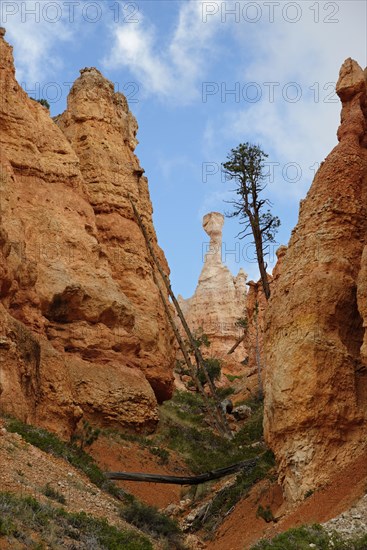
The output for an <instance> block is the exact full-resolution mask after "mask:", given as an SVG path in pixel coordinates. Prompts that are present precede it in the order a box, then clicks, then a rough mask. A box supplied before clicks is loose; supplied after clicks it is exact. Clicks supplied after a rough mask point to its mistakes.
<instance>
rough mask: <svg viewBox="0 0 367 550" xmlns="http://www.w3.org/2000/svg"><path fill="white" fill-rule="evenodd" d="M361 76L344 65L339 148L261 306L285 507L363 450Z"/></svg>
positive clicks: (366, 211) (365, 222) (305, 205)
mask: <svg viewBox="0 0 367 550" xmlns="http://www.w3.org/2000/svg"><path fill="white" fill-rule="evenodd" d="M365 77H366V73H363V71H362V69H361V68H360V67H359V65H358V64H357V63H356V62H355V61H353V60H351V59H347V60H346V61H345V63H344V64H343V66H342V68H341V70H340V76H339V80H338V83H337V93H338V95H339V97H340V99H341V101H342V105H343V108H342V114H341V125H340V127H339V130H338V139H339V141H340V143H339V144H338V145H337V146H336V147H335V148H334V149H333V151H332V152H331V153H330V154H329V156H328V157H327V158H326V160H325V162H323V163H322V165H321V167H320V169H319V170H318V172H317V174H316V176H315V179H314V181H313V184H312V186H311V189H310V191H309V193H308V195H307V197H306V199H305V200H304V201H302V203H301V207H300V213H299V221H298V224H297V226H296V228H295V229H294V231H293V233H292V236H291V239H290V242H289V246H288V248H287V249H286V250H284V249H283V250H282V252H281V256H282V257H281V265H278V266H277V268H276V270H275V273H274V275H275V281H274V284H273V287H272V296H271V299H270V302H269V310H268V314H267V326H266V351H267V358H266V359H267V375H266V399H265V433H266V440H267V442H268V443H269V445H270V446H271V447H272V449H273V450H274V452H275V455H276V458H277V460H278V464H279V478H280V481H281V482H282V484H283V487H284V490H285V494H286V496H287V497H288V498H289V499H293V500H294V499H299V498H303V497H304V494H305V492H306V491H307V490H310V489H311V490H313V489H315V488H316V487H318V486H320V485H322V484H324V483H326V482H327V480H328V479H329V477H330V475H331V474H332V473H333V471H334V470H336V469H337V468H339V467H340V466H341V465H344V464H345V463H347V462H348V461H349V460H350V459H351V458H352V457H355V455H356V453H358V452H361V450H362V446H363V445H365V441H366V437H365V433H366V413H367V408H366V407H367V383H366V381H367V377H366V367H367V362H366V351H365V350H366V342H367V338H366V336H365V334H366V332H365V328H366V326H367V306H366V304H367V287H366V283H365V281H366V274H367V268H366V262H367V253H366V248H365V247H366V245H367V233H366V231H367V149H366V146H367V100H366V95H367V86H366V78H365Z"/></svg>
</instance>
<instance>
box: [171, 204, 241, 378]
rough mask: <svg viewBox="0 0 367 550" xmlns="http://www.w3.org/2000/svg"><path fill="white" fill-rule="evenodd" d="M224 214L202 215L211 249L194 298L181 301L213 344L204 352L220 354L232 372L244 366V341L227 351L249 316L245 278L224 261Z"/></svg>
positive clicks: (190, 319)
mask: <svg viewBox="0 0 367 550" xmlns="http://www.w3.org/2000/svg"><path fill="white" fill-rule="evenodd" d="M223 224H224V216H223V215H222V214H220V213H219V212H211V213H210V214H207V215H206V216H204V218H203V228H204V230H205V231H206V233H207V234H208V236H209V237H210V243H209V249H208V252H207V254H206V256H205V262H204V266H203V269H202V271H201V274H200V277H199V282H198V285H197V287H196V290H195V294H194V295H193V296H192V298H189V299H188V300H184V299H183V298H181V297H180V298H179V302H180V304H181V307H182V309H183V311H184V314H185V316H186V320H187V322H188V324H189V326H190V327H191V329H192V330H194V331H195V330H197V329H199V328H202V329H203V331H204V332H205V334H207V336H208V338H209V341H210V342H211V345H210V347H209V348H208V349H205V348H202V351H203V352H204V354H206V355H209V356H213V357H218V358H220V359H222V360H223V361H224V362H225V367H226V368H227V369H228V370H229V372H233V373H235V374H236V373H238V370H243V367H242V366H241V364H240V362H241V361H242V360H243V359H244V358H245V357H246V356H247V351H246V349H245V348H244V346H243V344H241V345H240V346H238V348H237V349H236V350H235V352H234V353H233V354H231V355H228V351H229V350H230V349H231V347H232V346H233V345H234V344H235V343H236V341H237V340H238V338H239V337H240V336H241V329H240V328H239V327H238V326H236V321H237V320H238V319H239V318H240V317H246V278H247V275H246V273H245V272H244V271H243V269H240V271H239V273H238V275H237V276H236V277H233V275H232V273H231V272H230V271H229V269H228V268H227V267H226V266H225V265H224V264H223V263H222V257H221V252H222V229H223Z"/></svg>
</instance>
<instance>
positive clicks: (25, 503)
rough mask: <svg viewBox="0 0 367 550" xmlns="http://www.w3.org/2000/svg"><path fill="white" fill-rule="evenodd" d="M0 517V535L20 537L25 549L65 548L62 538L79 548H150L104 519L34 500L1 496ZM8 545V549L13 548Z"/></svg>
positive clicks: (137, 537) (141, 549) (132, 534)
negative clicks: (37, 536) (37, 541)
mask: <svg viewBox="0 0 367 550" xmlns="http://www.w3.org/2000/svg"><path fill="white" fill-rule="evenodd" d="M0 515H1V520H0V534H2V535H7V536H8V537H9V536H13V537H16V538H19V539H20V538H21V539H22V540H23V542H24V543H25V546H24V547H26V548H33V549H35V548H39V549H40V548H46V547H47V548H48V547H52V548H64V547H65V548H66V545H65V538H66V537H68V538H73V539H75V540H78V541H79V545H78V548H104V549H106V550H120V549H121V548H123V549H124V550H152V549H153V547H152V544H151V542H150V541H149V540H148V539H147V538H146V537H144V536H143V535H141V534H139V533H136V532H135V531H131V530H124V531H122V530H119V529H117V528H116V527H114V526H112V525H109V524H108V522H107V520H105V519H97V518H94V517H92V516H89V515H88V514H86V513H85V512H80V513H68V512H66V511H65V510H63V509H61V508H54V507H52V506H50V505H49V504H40V503H39V502H38V501H37V500H35V499H34V498H33V497H25V498H24V497H17V496H15V495H11V494H9V493H0ZM34 533H37V534H39V536H40V537H42V542H39V543H36V542H34V538H35V537H34ZM92 541H93V542H92ZM11 542H12V541H9V547H12V545H11ZM67 547H69V546H67ZM71 547H73V548H74V546H70V548H71Z"/></svg>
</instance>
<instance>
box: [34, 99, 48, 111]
mask: <svg viewBox="0 0 367 550" xmlns="http://www.w3.org/2000/svg"><path fill="white" fill-rule="evenodd" d="M37 103H39V104H40V105H43V107H46V109H48V110H50V104H49V102H48V101H47V99H37Z"/></svg>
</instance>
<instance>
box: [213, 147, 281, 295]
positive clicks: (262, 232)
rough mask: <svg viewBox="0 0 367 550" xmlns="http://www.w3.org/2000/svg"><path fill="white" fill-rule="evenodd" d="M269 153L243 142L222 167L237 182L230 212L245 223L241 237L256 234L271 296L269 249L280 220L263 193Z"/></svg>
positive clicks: (264, 282)
mask: <svg viewBox="0 0 367 550" xmlns="http://www.w3.org/2000/svg"><path fill="white" fill-rule="evenodd" d="M267 157H268V155H267V154H266V153H264V152H263V151H262V150H261V149H260V147H259V146H258V145H253V144H251V143H249V142H246V143H240V144H239V145H238V146H237V147H236V148H235V149H231V152H230V153H229V154H228V155H227V159H228V160H227V162H224V163H223V164H222V167H223V172H224V174H225V175H226V178H227V179H229V180H233V181H234V182H235V183H236V188H235V189H234V191H235V193H236V195H237V197H236V198H235V199H234V200H231V201H228V202H229V203H230V204H232V205H233V211H232V212H230V213H228V214H227V216H228V217H238V218H239V219H240V224H241V225H243V226H244V228H243V230H242V231H240V233H239V236H240V238H245V237H247V236H249V235H252V236H253V243H254V244H255V248H256V257H257V263H258V266H259V270H260V277H261V282H262V286H263V289H264V293H265V296H266V298H267V299H269V297H270V287H269V282H268V278H267V274H266V268H267V264H266V262H265V256H266V255H267V253H268V252H269V243H271V242H274V241H275V234H276V232H277V230H278V227H279V225H280V220H279V218H278V217H277V216H274V215H273V214H272V213H271V211H270V209H269V208H268V209H267V208H266V207H267V206H271V203H270V201H269V199H266V198H262V197H261V194H262V192H263V191H264V189H265V188H266V186H267V182H266V179H267V177H268V172H267V171H266V168H265V159H266V158H267Z"/></svg>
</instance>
